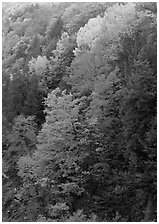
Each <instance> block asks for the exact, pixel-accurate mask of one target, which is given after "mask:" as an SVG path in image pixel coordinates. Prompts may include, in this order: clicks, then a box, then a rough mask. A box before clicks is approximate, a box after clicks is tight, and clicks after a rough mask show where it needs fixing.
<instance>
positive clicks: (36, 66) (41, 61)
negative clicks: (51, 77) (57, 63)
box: [29, 56, 49, 76]
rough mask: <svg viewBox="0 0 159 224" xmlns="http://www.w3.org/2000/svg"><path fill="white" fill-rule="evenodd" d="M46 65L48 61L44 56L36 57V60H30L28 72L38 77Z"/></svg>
mask: <svg viewBox="0 0 159 224" xmlns="http://www.w3.org/2000/svg"><path fill="white" fill-rule="evenodd" d="M48 64H49V61H48V59H47V58H46V56H38V57H37V59H36V58H32V60H31V61H29V70H30V72H36V74H37V75H39V76H40V75H42V73H43V72H44V71H45V69H46V68H47V65H48Z"/></svg>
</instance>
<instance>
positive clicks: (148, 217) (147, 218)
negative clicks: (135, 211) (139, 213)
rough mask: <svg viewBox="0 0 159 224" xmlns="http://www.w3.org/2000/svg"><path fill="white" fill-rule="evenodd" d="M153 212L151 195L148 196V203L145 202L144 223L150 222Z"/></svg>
mask: <svg viewBox="0 0 159 224" xmlns="http://www.w3.org/2000/svg"><path fill="white" fill-rule="evenodd" d="M152 212H153V196H152V194H149V197H148V201H147V206H146V211H145V217H144V220H143V221H144V222H150V221H151V215H152Z"/></svg>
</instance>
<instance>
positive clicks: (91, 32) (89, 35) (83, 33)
mask: <svg viewBox="0 0 159 224" xmlns="http://www.w3.org/2000/svg"><path fill="white" fill-rule="evenodd" d="M102 24H103V18H101V17H100V16H97V17H96V18H92V19H90V20H89V21H88V23H87V24H86V25H85V26H84V27H81V28H80V29H79V31H78V33H77V39H76V42H77V48H76V49H75V51H74V53H75V55H76V54H78V52H79V51H80V50H81V48H82V46H87V47H89V49H90V50H91V49H92V48H93V47H94V45H95V42H96V40H97V39H98V38H99V36H100V32H101V26H102Z"/></svg>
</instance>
